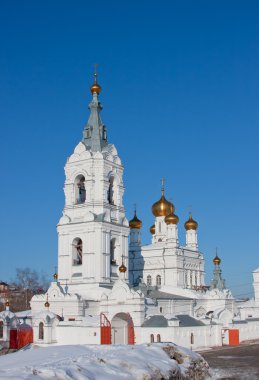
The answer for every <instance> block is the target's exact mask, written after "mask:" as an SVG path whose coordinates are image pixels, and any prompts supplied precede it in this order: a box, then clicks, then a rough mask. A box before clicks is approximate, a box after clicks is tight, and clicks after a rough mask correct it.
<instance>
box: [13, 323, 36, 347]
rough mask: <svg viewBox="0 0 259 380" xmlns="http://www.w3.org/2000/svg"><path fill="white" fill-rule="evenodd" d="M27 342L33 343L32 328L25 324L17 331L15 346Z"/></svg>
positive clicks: (22, 345)
mask: <svg viewBox="0 0 259 380" xmlns="http://www.w3.org/2000/svg"><path fill="white" fill-rule="evenodd" d="M29 343H33V330H32V328H31V327H30V326H27V327H26V328H23V329H21V330H18V332H17V348H22V347H24V346H26V345H27V344H29Z"/></svg>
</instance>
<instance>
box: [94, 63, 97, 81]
mask: <svg viewBox="0 0 259 380" xmlns="http://www.w3.org/2000/svg"><path fill="white" fill-rule="evenodd" d="M97 67H98V63H95V64H94V83H97Z"/></svg>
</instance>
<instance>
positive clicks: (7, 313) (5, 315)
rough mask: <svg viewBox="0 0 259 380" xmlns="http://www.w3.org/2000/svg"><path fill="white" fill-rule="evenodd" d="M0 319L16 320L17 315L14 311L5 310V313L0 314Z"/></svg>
mask: <svg viewBox="0 0 259 380" xmlns="http://www.w3.org/2000/svg"><path fill="white" fill-rule="evenodd" d="M0 318H1V319H6V318H9V319H14V318H15V314H14V313H13V312H12V311H10V310H4V311H1V312H0Z"/></svg>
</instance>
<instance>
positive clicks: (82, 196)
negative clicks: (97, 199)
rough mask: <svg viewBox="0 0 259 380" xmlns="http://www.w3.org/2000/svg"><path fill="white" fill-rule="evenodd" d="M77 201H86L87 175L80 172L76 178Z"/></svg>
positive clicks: (79, 202) (78, 202)
mask: <svg viewBox="0 0 259 380" xmlns="http://www.w3.org/2000/svg"><path fill="white" fill-rule="evenodd" d="M74 190H75V203H76V204H82V203H85V201H86V189H85V177H84V176H83V175H82V174H79V175H78V176H77V177H76V179H75V186H74Z"/></svg>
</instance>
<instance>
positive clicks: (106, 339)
mask: <svg viewBox="0 0 259 380" xmlns="http://www.w3.org/2000/svg"><path fill="white" fill-rule="evenodd" d="M100 326H101V344H111V343H112V336H111V323H110V321H109V319H108V318H107V317H106V315H104V314H103V313H101V315H100Z"/></svg>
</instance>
